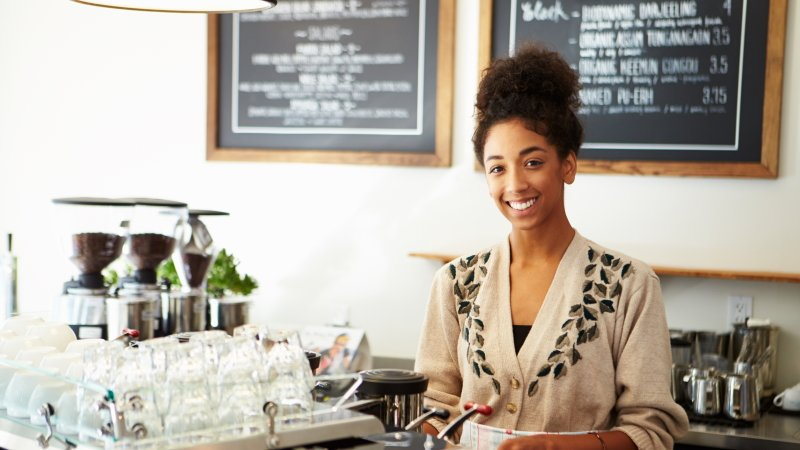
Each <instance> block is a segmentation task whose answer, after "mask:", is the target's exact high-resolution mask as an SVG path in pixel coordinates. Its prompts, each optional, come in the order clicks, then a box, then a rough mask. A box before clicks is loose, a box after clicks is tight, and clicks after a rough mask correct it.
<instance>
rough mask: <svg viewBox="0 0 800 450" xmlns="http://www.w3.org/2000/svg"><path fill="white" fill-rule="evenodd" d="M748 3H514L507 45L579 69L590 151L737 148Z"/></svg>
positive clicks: (550, 0)
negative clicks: (542, 45)
mask: <svg viewBox="0 0 800 450" xmlns="http://www.w3.org/2000/svg"><path fill="white" fill-rule="evenodd" d="M746 3H747V2H746V0H739V1H737V0H703V1H700V0H697V1H695V0H684V1H640V2H635V1H630V2H619V1H603V0H594V1H592V0H588V1H579V0H535V1H529V0H512V2H511V10H510V11H509V13H510V15H509V17H507V18H506V20H508V21H509V26H510V30H511V31H510V33H509V36H508V37H509V39H508V41H507V42H506V44H507V46H508V48H507V50H508V52H509V53H513V52H514V49H515V48H517V47H518V46H519V45H522V44H523V43H525V42H527V41H532V40H535V41H546V42H549V43H552V44H554V45H555V47H556V48H557V49H558V51H559V52H560V53H562V55H563V56H564V57H565V58H566V59H567V61H568V62H569V63H570V65H571V66H572V67H573V68H574V69H576V70H577V71H578V73H579V76H580V82H581V85H582V89H581V93H580V95H581V100H582V103H583V106H582V109H581V110H580V115H581V117H582V119H583V121H584V123H585V125H586V131H587V133H586V134H587V139H586V144H585V147H586V148H597V149H603V148H608V149H611V148H613V149H637V150H646V149H653V150H665V149H671V150H721V151H725V150H728V151H730V150H737V149H738V146H739V142H738V140H739V136H738V131H739V123H740V120H741V114H740V106H741V105H740V96H741V94H742V93H741V89H742V87H741V86H742V73H741V67H742V65H743V64H746V63H747V62H746V61H743V54H744V30H745V15H744V14H743V11H745V10H746ZM709 130H713V132H709Z"/></svg>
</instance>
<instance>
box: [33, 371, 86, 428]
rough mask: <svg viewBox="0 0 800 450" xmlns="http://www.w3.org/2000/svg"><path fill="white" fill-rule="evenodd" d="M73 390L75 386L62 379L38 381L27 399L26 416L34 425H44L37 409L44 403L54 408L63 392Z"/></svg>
mask: <svg viewBox="0 0 800 450" xmlns="http://www.w3.org/2000/svg"><path fill="white" fill-rule="evenodd" d="M70 390H75V387H74V386H73V385H71V384H69V383H65V382H63V381H45V382H42V383H39V384H38V385H37V386H36V388H35V389H34V390H33V393H31V398H30V400H28V416H29V417H30V420H31V423H32V424H34V425H45V421H44V417H42V415H41V414H39V409H40V408H41V407H42V405H44V404H45V403H49V404H50V405H51V406H52V407H53V409H54V410H55V407H56V404H57V403H58V399H60V398H61V395H63V394H64V393H65V392H69V391H70Z"/></svg>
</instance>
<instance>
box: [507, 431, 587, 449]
mask: <svg viewBox="0 0 800 450" xmlns="http://www.w3.org/2000/svg"><path fill="white" fill-rule="evenodd" d="M560 437H562V436H558V435H554V434H537V435H534V436H525V437H519V438H515V439H509V440H507V441H503V443H501V444H500V446H499V447H497V450H559V449H572V448H574V447H573V446H572V445H570V444H568V443H566V442H564V440H563V439H559V438H560Z"/></svg>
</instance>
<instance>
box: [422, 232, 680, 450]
mask: <svg viewBox="0 0 800 450" xmlns="http://www.w3.org/2000/svg"><path fill="white" fill-rule="evenodd" d="M509 264H510V249H509V244H508V240H507V239H506V240H505V241H504V242H503V243H502V244H500V245H497V246H495V247H493V248H491V249H489V250H486V251H483V252H480V253H476V254H474V255H470V256H465V257H462V258H459V259H456V260H454V261H452V262H451V263H449V264H446V265H445V266H444V267H442V268H441V269H440V270H439V271H438V272H437V273H436V277H435V279H434V282H433V288H432V290H431V297H430V302H429V304H428V311H427V315H426V317H425V322H424V327H423V331H422V338H421V340H420V345H419V351H418V354H417V361H416V370H417V371H418V372H422V373H424V374H426V375H427V376H428V377H429V378H430V384H429V386H428V391H427V392H426V394H425V396H426V404H427V405H428V406H435V407H441V408H446V409H449V410H450V412H451V418H452V417H455V416H456V415H457V414H458V411H460V410H462V409H463V408H462V407H463V404H464V403H466V402H468V401H475V402H478V403H485V404H488V405H490V406H492V408H493V409H494V413H493V414H492V415H491V416H489V417H483V416H475V417H474V418H473V419H472V420H475V421H477V422H479V423H483V424H486V425H490V426H494V427H498V428H504V429H516V430H521V431H551V432H559V431H561V432H564V431H588V430H608V429H614V430H621V431H623V432H625V433H626V434H627V435H628V436H630V438H631V439H632V440H633V442H634V443H636V445H637V446H638V447H639V449H640V450H648V449H663V448H672V445H673V439H674V438H675V437H679V436H680V435H682V434H684V433H685V432H686V430H687V428H688V420H687V417H686V413H685V412H684V411H683V409H682V408H681V407H680V406H679V405H677V404H676V403H675V402H673V401H672V397H671V395H670V366H671V362H672V361H671V353H670V348H669V332H668V330H667V323H666V317H665V313H664V305H663V303H662V300H661V288H660V284H659V281H658V277H656V275H655V274H654V273H653V271H652V270H651V269H650V268H649V267H648V266H647V265H646V264H644V263H642V262H641V261H637V260H634V259H631V258H629V257H627V256H625V255H622V254H620V253H619V252H615V251H611V250H608V249H605V248H603V247H601V246H599V245H597V244H595V243H594V242H591V241H589V240H587V239H585V238H584V237H583V236H581V235H580V234H578V233H577V232H576V233H575V237H574V238H573V240H572V242H571V243H570V244H569V247H568V248H567V250H566V252H565V253H564V256H563V258H562V259H561V262H560V263H559V266H558V269H557V270H556V274H555V277H554V279H553V282H552V285H551V286H550V288H549V290H548V292H547V295H546V296H545V299H544V303H543V304H542V307H541V310H540V311H539V314H538V315H537V317H536V320H535V322H534V323H533V326H532V328H531V331H530V334H529V335H528V337H527V339H526V340H525V343H524V344H523V346H522V348H521V349H520V351H519V354H518V355H515V352H514V338H513V334H512V322H511V306H510V300H509V299H510V288H509ZM431 423H432V424H433V425H434V426H435V427H436V428H438V429H441V428H442V427H443V425H444V422H437V421H433V422H431Z"/></svg>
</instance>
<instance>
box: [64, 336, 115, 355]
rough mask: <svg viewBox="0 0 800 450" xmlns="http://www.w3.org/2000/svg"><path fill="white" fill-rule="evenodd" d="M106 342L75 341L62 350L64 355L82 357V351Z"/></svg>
mask: <svg viewBox="0 0 800 450" xmlns="http://www.w3.org/2000/svg"><path fill="white" fill-rule="evenodd" d="M107 342H108V341H107V340H105V339H78V340H77V341H72V342H70V343H69V344H67V348H66V349H65V350H64V353H76V354H78V355H83V351H84V350H86V349H89V348H93V347H97V346H98V345H103V344H105V343H107Z"/></svg>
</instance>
